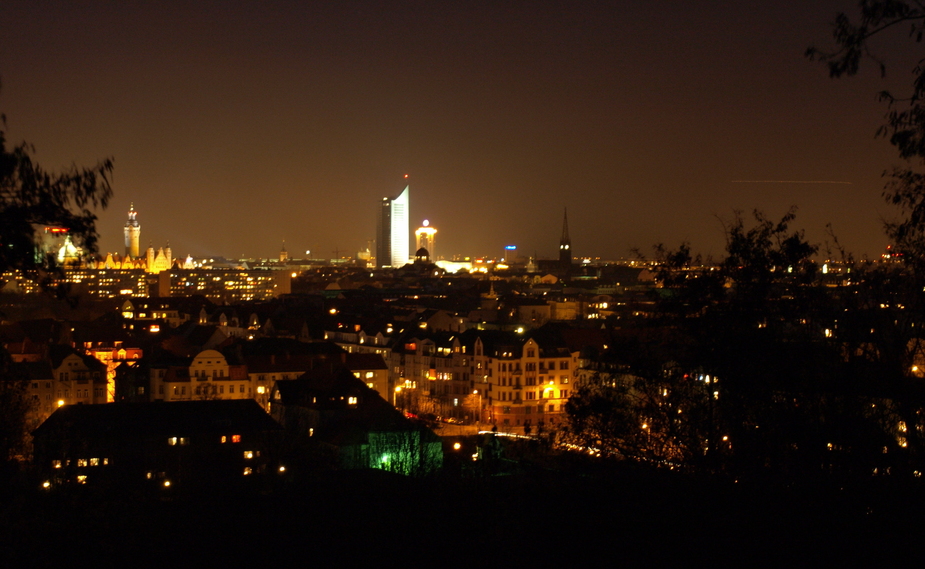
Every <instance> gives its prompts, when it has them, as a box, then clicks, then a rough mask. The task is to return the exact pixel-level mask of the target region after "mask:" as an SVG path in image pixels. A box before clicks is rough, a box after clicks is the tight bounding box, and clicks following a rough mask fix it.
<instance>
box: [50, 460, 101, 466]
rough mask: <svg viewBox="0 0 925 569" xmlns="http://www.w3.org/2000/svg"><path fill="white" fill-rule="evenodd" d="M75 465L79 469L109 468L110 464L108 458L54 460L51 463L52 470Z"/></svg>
mask: <svg viewBox="0 0 925 569" xmlns="http://www.w3.org/2000/svg"><path fill="white" fill-rule="evenodd" d="M72 463H73V464H74V465H76V466H78V467H83V466H107V465H108V464H109V459H108V458H77V459H73V460H71V459H65V460H53V461H51V466H52V468H64V467H67V466H70V465H71V464H72Z"/></svg>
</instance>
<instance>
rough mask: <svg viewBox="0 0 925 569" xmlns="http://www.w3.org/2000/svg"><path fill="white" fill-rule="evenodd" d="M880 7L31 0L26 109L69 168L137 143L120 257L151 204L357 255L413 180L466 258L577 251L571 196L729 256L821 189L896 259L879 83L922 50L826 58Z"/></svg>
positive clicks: (629, 236)
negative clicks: (561, 244) (851, 62)
mask: <svg viewBox="0 0 925 569" xmlns="http://www.w3.org/2000/svg"><path fill="white" fill-rule="evenodd" d="M854 7H855V6H854V3H853V2H850V1H834V0H833V1H826V2H818V3H813V4H812V6H789V5H773V6H760V7H757V8H756V7H753V6H744V5H738V4H730V5H716V6H708V7H703V6H690V5H687V4H686V3H680V2H673V1H668V0H666V1H664V2H658V3H654V4H651V5H646V6H629V7H625V6H616V5H609V4H600V5H596V4H583V5H580V6H577V7H576V6H574V5H571V4H570V5H565V4H560V3H556V2H532V3H513V4H506V5H505V6H499V5H496V4H493V3H489V2H473V3H467V4H465V5H461V6H446V5H442V4H440V5H437V4H426V5H420V4H418V3H416V2H392V3H385V4H380V3H358V4H356V5H355V6H352V7H348V6H343V5H340V4H325V3H320V4H312V5H311V6H292V5H288V4H283V3H269V4H265V5H261V6H260V7H259V8H258V7H256V6H252V5H249V4H247V3H241V2H227V3H222V4H208V3H206V4H197V5H196V6H195V7H192V6H182V5H174V4H163V5H158V6H148V5H137V6H117V7H113V6H111V5H108V4H102V3H94V2H90V3H87V4H82V5H81V6H64V7H62V6H59V5H57V4H50V3H42V2H19V1H16V0H13V1H11V2H9V3H5V5H4V8H3V9H2V12H3V16H4V17H3V18H0V78H2V90H0V110H2V111H3V112H4V113H5V114H6V115H7V117H8V121H7V135H8V139H9V141H10V142H11V143H14V144H15V143H17V142H19V141H21V140H26V141H28V142H30V143H32V144H34V145H35V146H36V149H37V153H36V158H37V160H39V161H40V163H42V164H43V165H45V166H46V167H49V168H63V167H67V166H69V165H70V164H71V163H76V164H92V163H94V162H95V161H96V160H97V159H101V158H104V157H107V156H112V157H113V158H114V159H115V176H114V190H115V195H114V200H113V201H112V205H111V206H110V208H109V209H108V210H106V211H103V212H98V215H99V217H100V221H99V229H100V234H101V241H100V250H101V252H103V253H105V252H107V251H112V252H117V251H121V250H123V248H124V247H123V245H122V243H121V241H122V237H123V236H122V235H121V232H120V231H118V229H119V228H121V227H122V226H123V225H124V223H125V218H124V216H125V209H126V207H127V206H128V205H129V204H130V203H135V204H136V205H137V206H138V207H139V215H140V219H141V221H142V224H143V225H144V226H145V236H144V237H143V238H142V244H141V245H142V247H144V246H145V245H146V244H147V243H148V242H153V243H164V242H166V241H168V240H169V241H170V242H171V244H172V246H173V247H174V249H175V250H176V251H177V252H178V254H182V255H186V254H192V255H196V256H209V255H222V256H227V257H251V258H253V257H268V256H272V255H273V254H274V253H275V252H276V251H278V249H279V243H281V242H282V241H283V240H286V242H287V244H288V246H289V248H290V250H291V251H292V254H293V255H294V256H298V255H301V254H302V253H303V252H304V251H306V250H311V251H312V252H313V254H316V253H317V255H318V256H319V257H331V256H333V255H334V251H342V252H343V251H349V252H351V254H352V253H354V252H356V251H358V250H362V249H365V248H366V244H367V243H368V242H369V241H370V240H371V239H374V238H375V235H376V233H375V232H376V225H375V222H376V219H375V213H374V210H373V209H372V206H371V205H368V204H372V203H375V202H374V201H373V200H380V199H381V197H382V196H383V195H385V194H386V193H388V192H389V188H392V187H394V184H395V180H398V179H401V176H402V175H404V174H405V173H410V176H411V177H410V179H411V181H412V183H413V184H414V185H415V204H414V205H413V206H412V209H411V211H410V220H411V221H412V222H413V223H418V222H420V221H421V220H423V219H430V220H431V221H432V222H433V223H435V224H436V225H439V227H440V228H441V251H442V253H443V254H445V255H452V254H455V253H459V254H473V255H482V254H487V253H491V252H493V251H501V250H502V249H503V247H504V246H505V245H508V244H516V245H517V246H518V250H519V251H521V252H523V253H524V254H527V255H531V256H532V255H534V254H536V255H538V256H540V257H548V258H555V257H556V253H557V246H558V238H559V225H560V216H561V210H562V208H563V207H570V208H571V209H572V223H571V227H570V232H571V237H572V238H573V239H574V241H575V246H576V252H577V253H578V254H580V255H586V256H591V257H595V256H600V257H603V258H618V257H625V256H628V255H629V254H630V250H631V249H632V248H634V247H638V248H640V249H641V250H642V251H644V252H645V251H649V250H650V248H651V246H652V245H654V244H655V243H658V242H663V243H665V244H666V245H667V246H669V247H676V246H677V245H678V244H680V242H682V241H685V240H686V241H690V242H691V246H692V249H693V250H694V251H697V252H701V253H703V254H712V255H714V256H719V255H721V254H722V250H723V245H724V239H723V233H722V223H721V222H720V220H722V219H727V220H728V219H729V218H731V217H732V215H733V210H736V209H738V210H742V211H745V212H746V213H747V212H749V211H750V210H752V209H754V208H758V209H761V210H764V211H765V212H766V213H767V215H768V216H769V217H771V218H775V217H779V216H781V215H783V213H784V212H786V211H787V209H788V208H789V207H790V206H792V205H796V206H797V207H798V208H799V209H798V214H797V219H796V222H795V224H794V226H795V227H801V228H805V229H806V231H807V236H808V238H809V239H810V240H811V241H812V242H814V243H820V244H822V243H823V242H824V241H825V240H826V235H825V226H826V224H827V223H829V222H831V223H832V226H833V229H834V231H835V233H836V235H837V236H838V237H839V240H840V241H841V243H842V244H843V245H844V246H845V247H846V248H847V249H848V250H849V251H851V252H853V253H855V254H857V255H858V256H861V255H868V256H876V255H879V254H880V253H881V252H882V250H883V248H884V247H885V245H886V244H887V239H886V237H885V236H884V234H883V232H882V222H883V220H888V219H891V218H892V216H893V215H894V211H893V210H892V209H891V208H890V207H889V206H888V205H887V204H885V203H884V202H883V200H882V199H881V197H880V194H881V190H882V185H883V180H882V179H881V173H882V172H883V171H884V170H885V169H888V168H889V167H890V166H891V165H893V164H895V163H896V159H895V152H894V150H893V148H892V147H891V146H890V145H889V143H888V142H887V141H886V140H883V139H877V138H875V136H874V133H875V132H876V130H877V127H878V126H879V125H880V124H881V122H882V120H883V114H884V112H885V111H886V108H885V107H884V106H883V105H882V104H881V103H879V102H878V101H877V100H876V94H877V93H878V92H879V91H882V90H884V89H887V88H896V89H898V90H899V89H902V87H904V86H905V85H907V84H908V80H907V79H908V78H907V77H906V76H905V75H902V74H901V71H904V69H905V68H904V67H903V62H904V61H905V59H908V58H899V59H898V62H897V63H896V66H895V67H892V66H889V64H891V63H893V62H894V61H895V60H896V58H895V57H893V56H894V55H895V53H894V52H895V51H897V50H896V48H897V45H894V44H891V43H890V42H888V41H887V42H885V43H884V44H883V45H882V51H879V52H878V55H879V56H881V57H883V58H884V59H885V60H886V61H887V63H888V75H887V77H886V79H881V78H880V77H879V74H878V73H877V70H876V69H865V70H863V72H862V74H861V76H859V77H857V78H855V79H853V80H851V81H832V80H830V79H829V78H827V77H826V73H825V70H824V69H822V68H821V67H820V66H819V64H818V63H813V62H810V61H807V60H806V59H805V57H804V56H803V52H804V51H805V49H806V48H807V47H808V46H810V45H817V46H819V47H820V48H825V47H828V45H830V43H829V42H828V37H829V35H830V23H831V21H832V19H833V18H834V14H835V13H836V12H837V11H840V10H842V11H849V12H850V11H852V10H853V9H854ZM396 30H401V33H398V34H396V33H395V31H396ZM241 228H247V230H246V231H242V230H241ZM820 254H824V253H822V252H821V253H820Z"/></svg>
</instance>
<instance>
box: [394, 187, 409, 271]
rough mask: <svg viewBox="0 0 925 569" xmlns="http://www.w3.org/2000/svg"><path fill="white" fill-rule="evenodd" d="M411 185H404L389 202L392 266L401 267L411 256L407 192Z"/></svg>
mask: <svg viewBox="0 0 925 569" xmlns="http://www.w3.org/2000/svg"><path fill="white" fill-rule="evenodd" d="M410 190H411V186H410V185H409V186H405V189H404V190H402V193H400V194H398V197H397V198H395V199H393V200H391V201H392V203H391V204H390V209H391V212H390V213H391V215H390V225H391V229H390V231H389V234H390V237H391V239H390V241H391V243H390V251H389V253H390V255H389V256H390V257H391V263H390V264H391V266H392V267H403V266H404V265H406V264H407V263H408V260H409V259H410V258H411V247H410V246H409V245H410V241H411V239H410V235H411V218H410V216H409V215H408V214H409V210H410V205H411V204H410V202H409V194H410Z"/></svg>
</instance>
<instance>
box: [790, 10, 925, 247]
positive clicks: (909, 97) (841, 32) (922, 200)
mask: <svg viewBox="0 0 925 569" xmlns="http://www.w3.org/2000/svg"><path fill="white" fill-rule="evenodd" d="M859 12H860V13H859V15H858V16H856V17H854V18H852V17H850V16H848V15H847V14H844V13H838V14H837V15H836V16H835V21H834V24H833V26H832V35H833V38H834V40H835V48H834V49H832V50H824V49H819V48H816V47H810V48H809V49H807V50H806V56H807V57H809V58H810V59H812V60H818V61H822V62H823V63H825V64H826V65H827V67H828V69H829V75H830V76H832V77H836V78H837V77H846V76H849V77H850V76H852V75H855V74H857V73H858V71H859V70H860V68H861V65H862V62H864V61H865V60H867V61H870V62H871V63H873V64H875V65H877V66H878V67H879V69H880V73H881V75H885V74H886V71H887V63H886V61H885V60H884V59H881V58H880V56H879V54H878V52H877V50H876V48H875V47H872V40H873V39H874V38H876V37H879V36H883V35H885V34H888V33H903V32H905V33H906V34H908V39H909V41H911V42H912V43H913V44H921V43H922V40H923V37H925V4H923V3H922V2H919V1H915V0H913V1H907V0H861V2H860V3H859ZM914 49H916V48H914ZM917 49H920V48H917ZM910 75H911V81H910V83H909V90H908V91H907V92H906V93H896V92H892V91H882V92H881V93H880V99H881V100H882V101H884V102H886V103H887V105H888V111H887V113H886V117H885V119H886V120H885V123H884V124H883V126H881V127H880V129H879V131H878V133H877V134H878V135H880V136H884V137H886V138H888V139H889V141H890V143H891V144H892V145H893V146H895V147H896V149H897V151H898V153H899V157H900V158H902V159H903V160H905V161H906V163H905V164H904V165H902V166H896V167H893V168H892V169H890V170H887V171H885V172H884V176H886V177H887V182H886V184H885V186H884V190H883V197H884V198H885V199H886V201H887V202H888V203H891V204H893V205H895V206H897V207H898V208H899V209H900V212H901V213H902V216H903V217H902V218H901V219H900V220H899V221H897V222H894V223H890V224H888V225H887V233H888V234H889V236H890V237H891V238H892V239H894V241H895V242H896V243H897V244H898V245H899V246H901V247H903V248H904V249H907V250H914V251H925V174H923V173H922V172H920V171H918V170H917V168H921V167H922V166H925V59H919V60H918V62H917V63H916V64H915V66H914V67H913V69H912V70H911V74H910ZM915 257H918V256H917V255H916V256H913V257H910V259H909V260H914V258H915Z"/></svg>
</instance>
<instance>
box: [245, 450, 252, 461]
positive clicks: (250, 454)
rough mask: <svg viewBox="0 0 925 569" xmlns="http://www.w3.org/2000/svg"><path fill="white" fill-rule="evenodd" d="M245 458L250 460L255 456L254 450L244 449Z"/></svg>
mask: <svg viewBox="0 0 925 569" xmlns="http://www.w3.org/2000/svg"><path fill="white" fill-rule="evenodd" d="M244 458H245V459H246V460H250V459H252V458H254V451H251V450H246V451H244Z"/></svg>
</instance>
